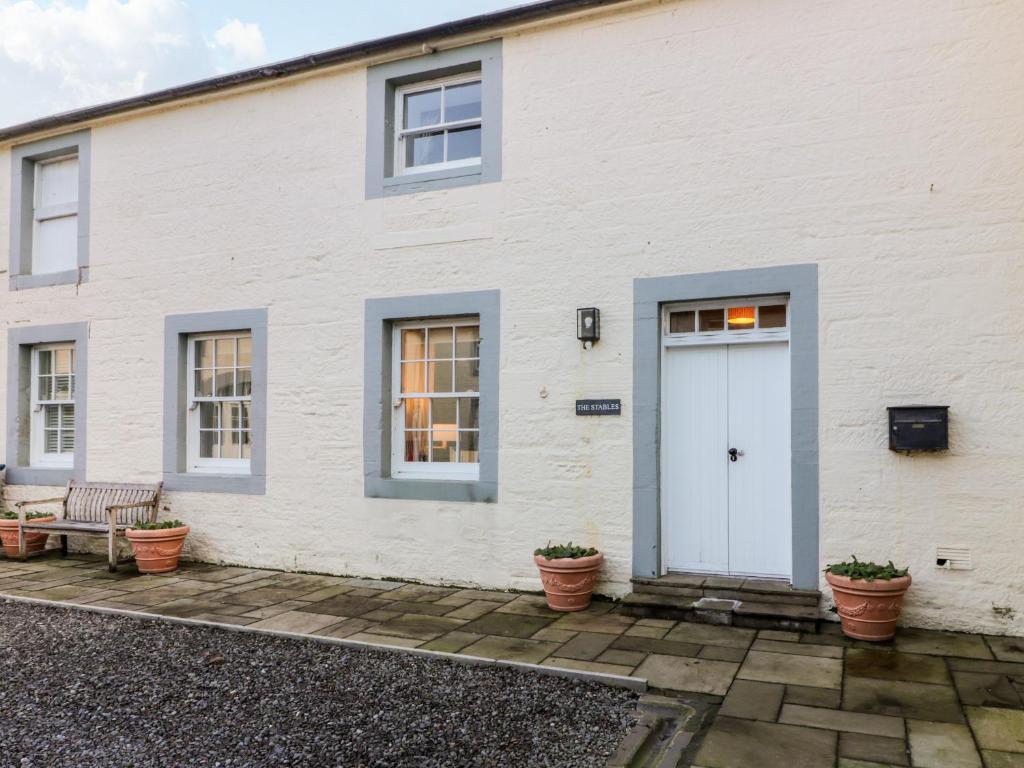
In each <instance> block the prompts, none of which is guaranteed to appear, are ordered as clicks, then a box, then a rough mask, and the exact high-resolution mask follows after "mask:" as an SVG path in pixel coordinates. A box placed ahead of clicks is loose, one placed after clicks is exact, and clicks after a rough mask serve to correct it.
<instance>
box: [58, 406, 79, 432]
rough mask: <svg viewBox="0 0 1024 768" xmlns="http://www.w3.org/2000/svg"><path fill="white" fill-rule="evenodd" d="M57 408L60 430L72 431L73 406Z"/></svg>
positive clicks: (73, 419)
mask: <svg viewBox="0 0 1024 768" xmlns="http://www.w3.org/2000/svg"><path fill="white" fill-rule="evenodd" d="M58 407H59V408H60V428H61V429H65V430H67V429H72V430H73V429H74V428H75V406H73V405H61V406H58Z"/></svg>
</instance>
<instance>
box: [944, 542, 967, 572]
mask: <svg viewBox="0 0 1024 768" xmlns="http://www.w3.org/2000/svg"><path fill="white" fill-rule="evenodd" d="M935 565H936V566H937V567H938V568H945V569H946V570H949V571H969V570H971V569H972V568H974V565H973V564H972V563H971V550H969V549H967V548H966V547H936V548H935Z"/></svg>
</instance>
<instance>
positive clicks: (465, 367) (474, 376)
mask: <svg viewBox="0 0 1024 768" xmlns="http://www.w3.org/2000/svg"><path fill="white" fill-rule="evenodd" d="M455 391H456V392H479V391H480V361H479V360H456V361H455Z"/></svg>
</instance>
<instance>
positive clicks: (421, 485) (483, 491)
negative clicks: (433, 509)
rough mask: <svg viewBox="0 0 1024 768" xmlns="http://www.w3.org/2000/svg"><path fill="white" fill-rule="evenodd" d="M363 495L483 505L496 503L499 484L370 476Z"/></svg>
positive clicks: (378, 497)
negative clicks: (467, 502)
mask: <svg viewBox="0 0 1024 768" xmlns="http://www.w3.org/2000/svg"><path fill="white" fill-rule="evenodd" d="M363 492H364V495H366V496H367V497H369V498H377V499H408V500H419V501H475V502H483V503H493V502H495V501H497V500H498V484H497V483H490V482H484V481H481V480H414V479H411V478H410V479H401V478H395V477H367V478H366V480H365V482H364V486H363Z"/></svg>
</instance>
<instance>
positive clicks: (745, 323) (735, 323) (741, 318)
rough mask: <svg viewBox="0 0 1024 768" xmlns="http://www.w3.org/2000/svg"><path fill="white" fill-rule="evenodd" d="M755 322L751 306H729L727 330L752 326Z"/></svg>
mask: <svg viewBox="0 0 1024 768" xmlns="http://www.w3.org/2000/svg"><path fill="white" fill-rule="evenodd" d="M754 322H755V318H754V308H753V307H729V330H730V331H732V330H737V329H745V328H753V326H754Z"/></svg>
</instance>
